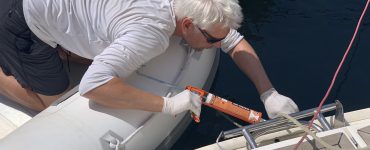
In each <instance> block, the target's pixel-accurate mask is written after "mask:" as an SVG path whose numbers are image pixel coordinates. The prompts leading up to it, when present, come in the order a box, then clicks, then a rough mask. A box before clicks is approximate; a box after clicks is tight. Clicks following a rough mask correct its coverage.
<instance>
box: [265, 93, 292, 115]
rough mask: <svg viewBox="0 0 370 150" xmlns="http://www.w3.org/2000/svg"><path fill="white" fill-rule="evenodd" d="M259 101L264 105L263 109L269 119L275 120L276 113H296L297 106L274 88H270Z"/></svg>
mask: <svg viewBox="0 0 370 150" xmlns="http://www.w3.org/2000/svg"><path fill="white" fill-rule="evenodd" d="M261 100H262V102H263V104H264V105H265V109H266V112H267V115H268V116H269V118H271V119H272V118H275V117H277V116H278V113H279V112H280V113H286V114H290V113H294V112H298V111H299V110H298V106H297V105H296V104H295V103H294V101H293V100H292V99H290V98H289V97H286V96H284V95H280V94H279V93H278V92H277V91H276V90H275V89H274V88H271V89H269V90H267V91H266V92H264V93H263V94H262V95H261Z"/></svg>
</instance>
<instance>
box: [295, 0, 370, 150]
mask: <svg viewBox="0 0 370 150" xmlns="http://www.w3.org/2000/svg"><path fill="white" fill-rule="evenodd" d="M369 2H370V0H367V3H366V6H365V8H364V10H363V12H362V14H361V17H360V19H359V21H358V23H357V26H356V30H355V32H354V34H353V36H352V39H351V42H350V43H349V45H348V47H347V50H346V52H345V53H344V56H343V58H342V61H341V62H340V64H339V66H338V68H337V71H335V74H334V77H333V79H332V81H331V84H330V86H329V88H328V90H327V91H326V94H325V96H324V98H323V99H322V100H321V102H320V105H319V107H317V109H316V113H315V115H314V116H313V118H312V119H311V122H310V124H309V126H308V129H310V128H311V126H312V124H313V121H314V120H315V119H316V117H317V115H318V114H319V112H320V110H321V107H322V105H323V104H324V102H325V101H326V99H327V98H328V96H329V93H330V91H331V89H332V88H333V85H334V83H335V80H336V79H337V76H338V73H339V71H340V69H341V68H342V65H343V62H344V61H345V59H346V57H347V55H348V52H349V50H350V49H351V47H352V44H353V41H354V40H355V38H356V35H357V32H358V29H359V28H360V24H361V22H362V18H363V17H364V15H365V13H366V10H367V7H368V5H369ZM306 136H307V133H306V134H305V135H304V136H303V137H302V138H301V140H299V142H298V143H297V144H296V145H295V147H294V150H297V149H298V148H299V146H300V144H301V143H302V142H303V140H304V139H305V138H306Z"/></svg>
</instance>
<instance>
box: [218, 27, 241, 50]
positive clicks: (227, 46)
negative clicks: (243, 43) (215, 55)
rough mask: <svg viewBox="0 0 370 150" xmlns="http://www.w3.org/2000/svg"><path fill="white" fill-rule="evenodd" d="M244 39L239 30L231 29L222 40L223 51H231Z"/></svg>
mask: <svg viewBox="0 0 370 150" xmlns="http://www.w3.org/2000/svg"><path fill="white" fill-rule="evenodd" d="M242 39H243V36H242V35H241V34H240V33H239V32H238V31H236V30H235V29H231V30H230V31H229V33H228V34H227V36H226V38H225V39H224V40H222V41H221V49H222V51H223V52H225V53H227V52H229V51H230V50H231V49H233V48H234V47H235V46H236V45H237V44H238V43H239V42H240V40H242Z"/></svg>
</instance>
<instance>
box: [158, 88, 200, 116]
mask: <svg viewBox="0 0 370 150" xmlns="http://www.w3.org/2000/svg"><path fill="white" fill-rule="evenodd" d="M163 99H164V104H163V108H162V112H163V113H166V114H170V115H172V116H175V115H177V114H179V113H181V112H183V111H186V110H190V111H192V112H193V113H194V114H195V115H197V116H200V111H201V106H202V101H201V98H200V96H199V95H197V94H194V93H192V92H190V91H189V90H184V91H182V92H181V93H179V94H177V95H175V96H173V97H170V98H168V97H163Z"/></svg>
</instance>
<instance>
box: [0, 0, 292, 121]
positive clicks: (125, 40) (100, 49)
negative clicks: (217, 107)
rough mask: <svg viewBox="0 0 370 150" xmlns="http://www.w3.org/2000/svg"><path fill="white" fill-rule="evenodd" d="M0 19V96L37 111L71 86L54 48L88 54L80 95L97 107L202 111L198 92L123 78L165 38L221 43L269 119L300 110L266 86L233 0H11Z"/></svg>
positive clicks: (163, 43) (173, 112) (165, 43)
mask: <svg viewBox="0 0 370 150" xmlns="http://www.w3.org/2000/svg"><path fill="white" fill-rule="evenodd" d="M7 9H8V10H9V11H8V14H7V15H6V17H4V19H3V21H2V22H1V31H0V34H1V40H0V41H1V43H0V44H1V45H0V48H1V50H0V53H1V56H0V58H1V59H0V67H1V70H2V71H1V72H0V81H1V83H2V85H1V90H0V92H1V94H3V95H5V96H8V97H9V98H11V99H13V100H14V101H16V102H18V103H21V104H23V105H25V106H27V107H30V108H33V109H36V110H42V109H44V108H46V107H47V106H48V105H50V104H51V103H52V102H53V101H54V100H55V99H57V98H58V97H60V96H61V94H62V93H63V92H64V91H65V90H66V89H67V87H68V79H67V76H66V73H65V72H64V70H63V68H62V64H61V61H60V58H59V57H58V54H57V52H56V48H57V47H62V48H64V49H66V50H68V51H70V52H72V53H74V54H77V55H79V56H81V57H84V58H87V59H93V62H92V64H91V65H90V67H89V69H88V70H87V71H86V73H85V75H84V76H83V78H82V80H81V83H80V87H79V90H80V93H81V95H83V96H85V97H87V98H89V99H90V100H93V101H95V102H96V103H98V104H101V105H104V106H107V107H113V108H120V109H140V110H145V111H152V112H163V113H167V114H171V115H176V114H178V113H181V112H183V111H186V110H191V111H193V112H194V113H196V114H198V115H199V113H200V101H199V96H197V95H194V94H192V93H190V92H189V91H187V90H185V91H183V92H181V93H179V94H178V95H175V96H174V97H170V98H167V97H161V96H158V95H154V94H152V93H148V92H145V91H142V90H140V89H137V88H135V87H133V86H130V85H129V84H127V83H125V81H124V79H125V78H126V77H127V76H129V75H130V74H131V73H132V72H133V71H135V70H136V69H138V68H139V67H140V66H141V65H142V64H144V63H146V62H148V61H149V60H150V59H152V58H154V57H156V56H158V55H160V54H161V53H163V52H164V51H165V50H166V48H167V47H168V45H169V38H170V36H179V37H182V38H183V39H184V40H185V41H186V42H187V43H188V44H189V45H190V46H191V47H193V48H194V49H204V48H210V47H213V46H215V47H220V48H222V50H223V51H224V52H226V53H228V54H229V55H230V56H231V57H232V59H233V60H234V61H235V63H236V64H237V65H238V66H239V68H240V69H241V70H242V71H243V72H244V73H245V74H246V75H247V76H248V77H249V78H250V79H251V80H252V81H253V83H254V85H255V86H256V88H257V90H258V92H259V93H260V94H261V100H262V101H263V103H264V105H265V107H266V110H267V112H268V115H269V117H270V118H273V117H275V116H276V114H277V113H278V112H284V113H292V112H296V111H298V108H297V106H296V104H295V103H294V102H293V101H292V100H291V99H290V98H288V97H285V96H283V95H280V94H279V93H278V92H277V91H276V90H275V89H274V88H273V86H272V84H271V83H270V81H269V79H268V77H267V75H266V73H265V71H264V69H263V67H262V65H261V63H260V61H259V59H258V57H257V55H256V53H255V52H254V50H253V48H252V47H251V46H250V45H249V44H248V42H247V41H246V40H244V39H243V37H242V36H241V35H240V34H239V33H238V32H237V31H236V30H235V29H236V28H238V27H239V24H240V22H241V21H242V13H241V8H240V6H239V4H238V2H237V0H227V1H225V0H23V1H22V0H14V2H13V4H12V5H11V7H9V8H7Z"/></svg>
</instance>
